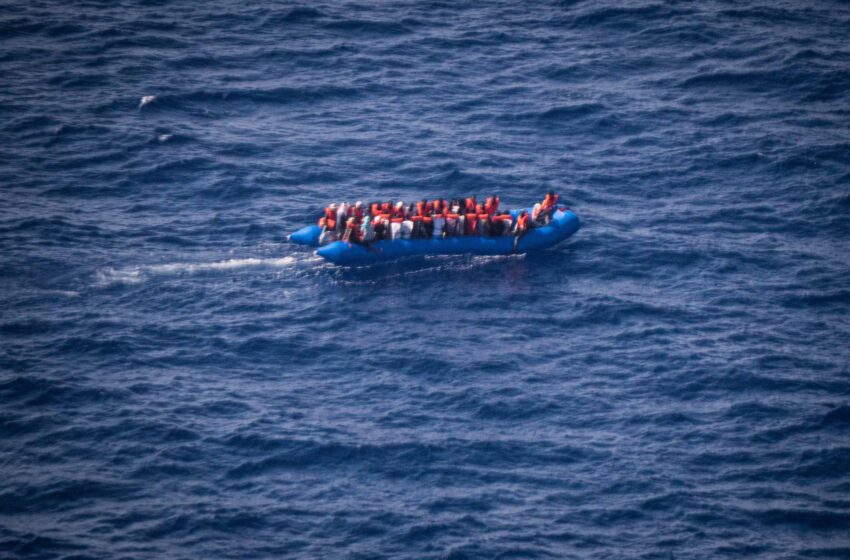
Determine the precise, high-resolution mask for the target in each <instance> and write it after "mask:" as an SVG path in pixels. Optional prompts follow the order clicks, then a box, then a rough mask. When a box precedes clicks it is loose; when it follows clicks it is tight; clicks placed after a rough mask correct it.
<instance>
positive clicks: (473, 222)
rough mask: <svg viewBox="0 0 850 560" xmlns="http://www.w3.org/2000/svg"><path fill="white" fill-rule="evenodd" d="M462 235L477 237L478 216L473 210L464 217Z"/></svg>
mask: <svg viewBox="0 0 850 560" xmlns="http://www.w3.org/2000/svg"><path fill="white" fill-rule="evenodd" d="M463 234H464V235H478V214H477V213H476V212H475V208H473V209H472V212H469V211H467V212H466V214H465V215H464V224H463Z"/></svg>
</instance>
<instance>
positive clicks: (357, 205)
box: [348, 200, 363, 220]
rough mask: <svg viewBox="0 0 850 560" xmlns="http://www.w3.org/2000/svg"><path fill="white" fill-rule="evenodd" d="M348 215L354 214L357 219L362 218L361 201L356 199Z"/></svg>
mask: <svg viewBox="0 0 850 560" xmlns="http://www.w3.org/2000/svg"><path fill="white" fill-rule="evenodd" d="M348 214H349V216H354V217H355V218H357V219H358V220H362V219H363V202H362V201H360V200H358V201H357V202H355V203H354V208H353V209H352V210H350V211H349V213H348Z"/></svg>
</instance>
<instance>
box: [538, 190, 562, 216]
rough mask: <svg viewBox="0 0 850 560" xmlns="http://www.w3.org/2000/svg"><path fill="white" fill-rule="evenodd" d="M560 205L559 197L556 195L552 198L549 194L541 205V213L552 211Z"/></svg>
mask: <svg viewBox="0 0 850 560" xmlns="http://www.w3.org/2000/svg"><path fill="white" fill-rule="evenodd" d="M556 204H558V195H557V194H556V195H555V196H554V197H550V196H549V195H548V194H547V195H546V197H545V198H544V199H543V203H542V204H541V205H540V211H541V212H542V211H544V210H550V209H552V208H554V207H555V205H556Z"/></svg>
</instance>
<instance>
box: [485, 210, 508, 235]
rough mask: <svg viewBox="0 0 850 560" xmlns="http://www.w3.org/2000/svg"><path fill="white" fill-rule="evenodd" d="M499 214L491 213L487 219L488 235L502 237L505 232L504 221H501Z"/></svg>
mask: <svg viewBox="0 0 850 560" xmlns="http://www.w3.org/2000/svg"><path fill="white" fill-rule="evenodd" d="M501 218H502V217H501V216H499V215H493V216H492V217H491V218H490V220H489V222H490V223H489V228H488V229H489V233H490V237H502V235H503V234H504V233H505V222H504V221H502V219H501Z"/></svg>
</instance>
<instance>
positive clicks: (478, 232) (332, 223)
mask: <svg viewBox="0 0 850 560" xmlns="http://www.w3.org/2000/svg"><path fill="white" fill-rule="evenodd" d="M557 203H558V195H557V194H555V193H554V192H551V191H550V192H549V193H548V194H547V195H546V197H545V198H544V199H543V202H540V203H538V204H535V205H534V208H533V209H532V212H531V214H529V213H528V211H526V210H523V211H522V212H520V213H519V214H518V215H517V217H516V219H514V217H513V216H512V215H511V214H510V212H508V211H506V210H501V209H500V208H499V197H498V196H490V197H488V198H487V199H486V200H485V201H484V202H483V203H481V202H478V201H477V200H476V199H475V197H474V196H471V197H469V198H466V199H457V198H455V199H452V200H451V201H449V200H447V199H440V198H438V199H435V200H426V199H422V200H421V201H419V202H416V203H414V204H410V205H407V206H406V205H405V204H404V203H403V202H392V201H388V202H372V203H371V204H368V205H364V204H363V203H362V202H361V201H357V202H355V203H354V204H353V205H350V204H348V203H346V202H343V203H340V204H331V205H330V206H328V207H327V208H325V211H324V213H323V215H322V217H321V218H319V226H321V228H322V234H321V235H322V236H321V237H320V242H321V243H327V242H330V241H336V240H342V241H347V242H349V243H362V244H367V245H368V244H371V243H374V242H377V241H388V240H395V239H444V238H447V237H457V236H485V237H501V236H510V235H513V236H514V237H515V241H514V246H515V247H516V243H517V242H518V241H519V239H520V237H522V236H523V235H525V234H526V233H527V232H528V231H529V230H530V229H531V228H533V227H534V226H535V225H546V224H547V223H549V221H550V220H551V217H552V214H553V213H554V212H555V208H556V206H557Z"/></svg>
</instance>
